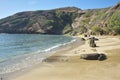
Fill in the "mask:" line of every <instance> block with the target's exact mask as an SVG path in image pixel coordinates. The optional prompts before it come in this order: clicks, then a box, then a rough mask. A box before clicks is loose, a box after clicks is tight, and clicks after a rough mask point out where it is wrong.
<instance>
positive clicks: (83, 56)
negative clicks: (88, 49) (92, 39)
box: [80, 53, 100, 60]
mask: <svg viewBox="0 0 120 80" xmlns="http://www.w3.org/2000/svg"><path fill="white" fill-rule="evenodd" d="M99 56H100V54H97V53H92V54H81V55H80V59H86V60H98V57H99Z"/></svg>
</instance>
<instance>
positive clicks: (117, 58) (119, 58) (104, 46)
mask: <svg viewBox="0 0 120 80" xmlns="http://www.w3.org/2000/svg"><path fill="white" fill-rule="evenodd" d="M96 38H98V39H99V41H96V44H97V46H98V47H96V48H91V47H89V44H88V40H87V41H85V44H84V45H80V46H74V45H73V47H72V48H71V49H69V50H64V51H60V52H58V53H56V54H54V55H52V56H51V57H49V58H47V59H46V60H45V61H43V62H42V63H41V64H39V65H38V66H36V67H35V68H32V69H31V70H29V71H27V72H25V73H23V74H22V75H20V76H17V77H16V78H14V79H12V80H120V38H119V37H109V36H98V37H96ZM86 53H88V54H89V53H104V54H106V55H107V59H106V60H104V61H98V60H83V59H80V54H86Z"/></svg>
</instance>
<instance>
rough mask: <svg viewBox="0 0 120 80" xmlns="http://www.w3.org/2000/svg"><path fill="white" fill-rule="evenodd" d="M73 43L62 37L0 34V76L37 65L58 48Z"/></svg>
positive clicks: (68, 38)
mask: <svg viewBox="0 0 120 80" xmlns="http://www.w3.org/2000/svg"><path fill="white" fill-rule="evenodd" d="M73 41H75V39H74V38H72V37H68V36H62V35H40V34H0V74H6V73H11V72H14V71H17V70H20V69H23V68H26V67H29V66H32V65H34V64H38V63H40V62H41V61H42V60H43V59H45V58H46V57H49V56H50V55H52V54H53V53H54V52H55V49H57V48H58V47H60V46H63V45H66V44H68V43H71V42H73Z"/></svg>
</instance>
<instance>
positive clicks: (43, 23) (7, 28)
mask: <svg viewBox="0 0 120 80" xmlns="http://www.w3.org/2000/svg"><path fill="white" fill-rule="evenodd" d="M119 22H120V4H117V5H116V6H113V7H109V8H104V9H91V10H81V9H78V8H76V7H65V8H58V9H54V10H40V11H27V12H20V13H16V14H14V15H12V16H9V17H7V18H4V19H1V20H0V33H40V34H69V35H79V34H82V33H86V32H91V33H92V34H120V23H119Z"/></svg>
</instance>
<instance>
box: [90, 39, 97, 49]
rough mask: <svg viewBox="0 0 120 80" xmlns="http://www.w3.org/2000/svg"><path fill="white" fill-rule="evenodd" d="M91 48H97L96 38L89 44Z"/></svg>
mask: <svg viewBox="0 0 120 80" xmlns="http://www.w3.org/2000/svg"><path fill="white" fill-rule="evenodd" d="M89 45H90V47H96V43H95V38H94V37H91V38H90V42H89Z"/></svg>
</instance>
